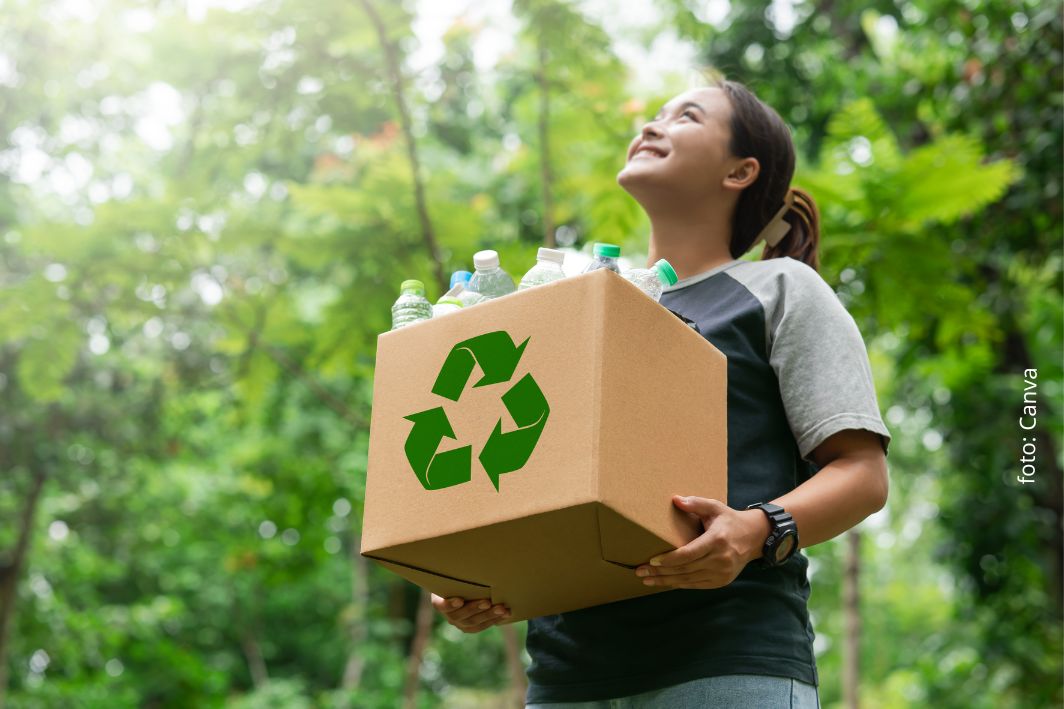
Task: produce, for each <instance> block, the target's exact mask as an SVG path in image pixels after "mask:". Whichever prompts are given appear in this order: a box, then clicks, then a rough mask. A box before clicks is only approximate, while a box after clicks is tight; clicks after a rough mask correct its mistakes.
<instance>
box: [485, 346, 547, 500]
mask: <svg viewBox="0 0 1064 709" xmlns="http://www.w3.org/2000/svg"><path fill="white" fill-rule="evenodd" d="M526 342H527V340H526ZM502 400H503V403H504V404H506V410H507V411H509V412H510V416H512V417H513V420H514V423H516V424H517V425H518V429H517V430H516V431H510V432H509V433H503V432H502V419H501V418H500V419H499V420H498V422H497V423H496V424H495V430H493V431H492V432H491V436H489V437H488V442H487V443H486V444H485V445H484V450H483V451H481V452H480V464H481V465H483V466H484V470H485V472H487V474H488V477H489V478H490V479H491V484H492V485H494V486H495V489H496V490H498V489H499V476H500V475H502V474H503V473H512V472H513V471H515V470H518V469H519V468H521V467H522V466H523V465H524V464H525V463H527V462H528V458H529V456H531V455H532V450H533V449H534V448H535V447H536V443H537V442H538V441H539V434H540V433H542V432H543V426H544V425H545V424H546V423H547V415H548V414H549V413H550V406H548V405H547V400H546V399H545V398H544V396H543V392H542V391H540V389H539V385H538V384H536V380H535V379H533V378H532V375H531V374H526V375H525V376H523V377H521V379H520V380H519V381H518V382H517V384H514V385H513V386H512V387H510V390H509V391H507V392H506V393H505V394H503V395H502Z"/></svg>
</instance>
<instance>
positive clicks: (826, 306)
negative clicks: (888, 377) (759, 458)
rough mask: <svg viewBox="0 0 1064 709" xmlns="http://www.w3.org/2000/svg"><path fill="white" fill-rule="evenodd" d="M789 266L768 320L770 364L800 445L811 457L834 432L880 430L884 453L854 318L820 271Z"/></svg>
mask: <svg viewBox="0 0 1064 709" xmlns="http://www.w3.org/2000/svg"><path fill="white" fill-rule="evenodd" d="M791 260H792V261H793V259H791ZM793 263H794V266H793V267H792V268H790V269H788V270H787V271H786V272H785V274H784V280H783V282H782V283H781V284H780V285H782V286H783V287H784V288H785V292H784V294H783V296H782V297H781V298H780V300H779V307H778V308H777V311H776V313H775V317H774V318H773V322H771V323H770V325H769V331H770V333H769V363H770V364H771V365H772V369H773V370H775V372H776V376H777V378H778V379H779V382H780V394H781V396H782V398H783V406H784V409H785V411H786V412H787V420H788V422H789V423H790V426H791V430H792V431H793V432H794V438H795V440H796V441H798V450H799V452H800V453H801V455H802V457H803V458H805V459H806V460H808V459H809V458H808V456H809V454H810V453H811V452H812V451H813V450H814V449H815V448H816V447H817V446H819V445H820V444H821V443H823V442H824V441H825V440H826V439H827V438H828V437H829V436H831V435H832V434H835V433H838V432H839V431H844V430H846V429H850V428H859V429H865V430H868V431H872V432H874V433H878V434H880V435H881V436H882V439H881V440H882V443H883V452H884V454H886V451H887V446H888V444H889V442H890V431H889V430H887V426H886V424H884V423H883V418H882V417H881V416H880V413H879V402H878V401H877V400H876V390H875V384H874V383H873V380H872V367H871V365H870V364H869V362H868V351H867V350H866V349H865V344H864V340H863V339H862V338H861V333H860V331H859V330H858V328H857V323H856V322H854V319H853V316H851V315H850V313H849V312H848V311H847V310H846V308H845V307H844V306H843V304H842V302H841V301H839V298H838V296H837V295H835V292H834V291H833V290H832V289H831V286H829V285H828V284H827V283H826V282H825V281H824V279H823V278H821V277H820V274H818V273H817V272H816V271H814V270H813V269H812V268H810V267H809V266H807V265H806V264H804V263H801V262H799V261H793Z"/></svg>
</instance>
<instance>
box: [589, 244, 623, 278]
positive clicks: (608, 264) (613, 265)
mask: <svg viewBox="0 0 1064 709" xmlns="http://www.w3.org/2000/svg"><path fill="white" fill-rule="evenodd" d="M594 254H595V260H594V261H592V262H591V263H589V264H588V265H587V268H585V269H584V273H587V272H588V271H594V270H596V269H599V268H608V269H609V270H611V271H613V272H614V273H620V272H621V267H620V266H619V265H618V264H617V259H618V258H620V256H621V247H620V246H617V245H616V244H604V243H602V242H599V243H596V244H595V249H594Z"/></svg>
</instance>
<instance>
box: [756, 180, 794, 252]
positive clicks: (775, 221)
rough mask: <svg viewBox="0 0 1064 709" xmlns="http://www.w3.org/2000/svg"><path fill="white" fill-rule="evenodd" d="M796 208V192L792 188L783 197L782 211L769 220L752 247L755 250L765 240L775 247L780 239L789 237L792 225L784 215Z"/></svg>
mask: <svg viewBox="0 0 1064 709" xmlns="http://www.w3.org/2000/svg"><path fill="white" fill-rule="evenodd" d="M792 206H794V190H792V189H791V188H790V187H788V188H787V194H786V195H785V196H784V197H783V206H782V207H780V210H779V211H778V212H776V214H775V215H774V216H773V217H772V219H769V220H768V224H766V225H765V226H764V228H762V229H761V232H760V233H759V234H758V235H757V238H756V239H754V240H753V242H751V244H750V247H751V248H753V246H754V245H756V244H757V242H759V241H761V240H762V239H764V241H765V243H766V244H768V245H769V246H775V245H776V244H778V243H780V239H782V238H783V237H784V236H786V235H787V232H788V231H790V229H791V225H790V224H789V223H787V221H786V220H784V218H783V215H785V214H786V213H787V211H788V210H789V209H790V208H791V207H792Z"/></svg>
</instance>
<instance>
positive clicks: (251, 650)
mask: <svg viewBox="0 0 1064 709" xmlns="http://www.w3.org/2000/svg"><path fill="white" fill-rule="evenodd" d="M240 646H241V648H242V649H243V650H244V657H245V658H246V659H247V663H248V672H249V673H250V674H251V682H252V684H253V685H254V686H255V689H260V688H262V687H264V686H266V683H267V682H269V681H270V674H269V672H267V670H266V660H265V659H264V658H263V657H262V648H261V647H260V646H259V641H258V640H257V639H256V638H255V634H254V633H252V632H251V631H248V632H247V633H245V634H244V637H243V639H242V640H241V642H240Z"/></svg>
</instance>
